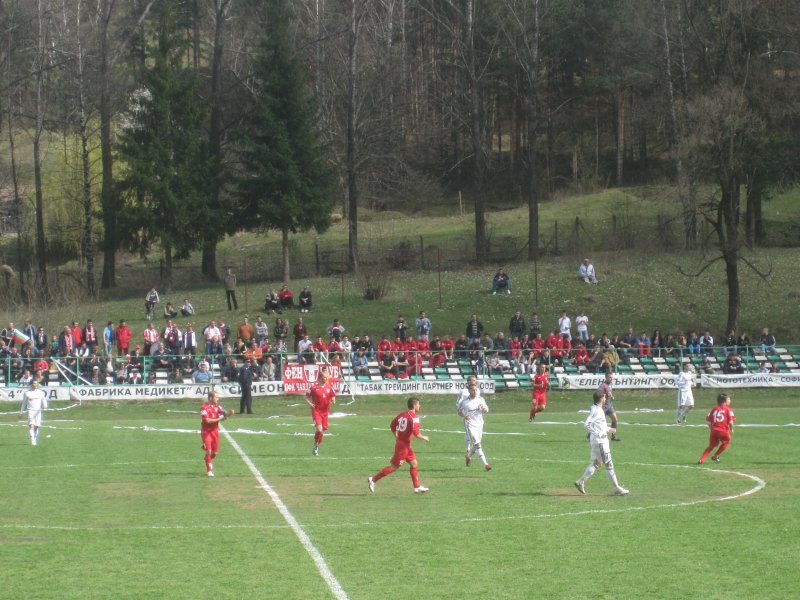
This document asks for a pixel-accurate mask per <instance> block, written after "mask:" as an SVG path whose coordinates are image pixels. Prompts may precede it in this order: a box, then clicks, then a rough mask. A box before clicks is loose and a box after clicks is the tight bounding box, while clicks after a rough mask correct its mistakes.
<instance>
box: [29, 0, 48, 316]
mask: <svg viewBox="0 0 800 600" xmlns="http://www.w3.org/2000/svg"><path fill="white" fill-rule="evenodd" d="M37 6H38V12H37V23H38V27H39V32H38V44H39V47H38V52H37V59H36V60H37V65H36V109H35V110H36V125H35V128H34V134H33V185H34V193H35V197H36V201H35V207H36V259H37V265H38V267H39V287H40V289H41V292H42V298H43V299H44V301H45V302H47V301H48V299H49V297H50V292H49V289H48V286H47V243H46V237H45V232H44V192H43V190H42V154H41V137H42V130H43V129H44V111H45V107H44V58H45V38H44V36H45V24H44V15H43V11H44V8H43V7H42V2H41V0H40V1H39V3H38V5H37Z"/></svg>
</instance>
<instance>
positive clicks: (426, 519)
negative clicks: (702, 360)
mask: <svg viewBox="0 0 800 600" xmlns="http://www.w3.org/2000/svg"><path fill="white" fill-rule="evenodd" d="M732 394H733V409H734V411H735V412H736V416H737V423H738V427H737V430H736V433H735V435H734V437H733V442H732V444H731V446H730V448H729V450H728V452H727V453H726V454H723V456H722V462H721V463H720V464H713V463H711V462H710V461H709V463H708V464H707V465H705V466H698V465H696V464H695V463H696V461H697V459H698V458H699V456H700V453H701V452H702V450H703V448H704V447H705V444H706V442H707V440H708V433H707V429H706V428H705V427H704V426H703V425H702V424H703V422H704V417H705V414H706V413H707V412H708V410H709V409H710V408H711V406H712V404H713V397H714V392H713V391H710V390H699V391H697V392H696V399H697V408H696V409H695V411H694V412H693V413H691V414H690V416H689V424H688V425H687V426H682V427H676V426H674V425H672V422H673V419H674V394H673V393H671V392H670V393H666V392H665V393H661V392H632V391H627V392H619V393H618V394H617V396H618V398H617V401H616V402H615V405H616V408H617V410H619V411H620V419H621V423H622V424H621V425H620V431H619V435H620V437H621V438H622V441H621V442H620V443H618V444H613V445H612V452H613V457H614V462H615V465H616V469H617V473H618V475H619V478H620V482H621V483H622V484H623V485H625V486H626V487H628V488H629V489H630V491H631V493H630V495H628V496H625V497H618V496H614V495H613V493H612V490H611V485H610V483H609V481H608V479H607V478H606V477H605V474H604V473H602V472H598V473H597V474H596V475H595V476H594V477H593V478H592V479H590V480H589V482H588V483H587V492H588V494H587V495H586V496H581V495H580V494H578V493H577V491H576V490H575V488H574V486H573V481H574V480H575V479H577V478H578V476H579V475H580V474H581V473H582V472H583V469H584V468H585V466H586V465H587V464H588V460H589V458H588V454H589V446H588V444H587V443H586V440H585V434H584V430H583V428H582V426H581V424H580V422H581V421H582V420H583V418H585V415H586V413H585V411H586V409H587V408H588V405H589V402H590V397H591V394H590V393H589V392H565V393H554V392H551V393H550V394H549V405H548V408H547V411H545V412H544V413H542V414H540V415H539V417H538V418H537V422H536V423H535V424H530V423H528V418H527V415H528V408H529V398H528V395H527V394H523V393H505V394H498V395H495V396H489V397H488V398H487V400H488V402H489V404H490V407H491V412H490V413H489V415H488V416H487V417H486V435H485V438H484V448H485V450H486V453H487V456H488V458H489V460H490V462H491V464H492V467H493V468H492V470H491V471H490V472H485V471H484V470H483V469H482V468H481V465H480V462H479V461H477V460H474V461H473V464H472V466H470V467H466V466H465V464H464V456H463V455H464V435H463V429H462V423H461V421H460V420H459V418H458V417H457V416H456V415H455V414H454V400H455V398H452V397H449V396H447V397H445V396H430V397H428V396H423V397H422V415H423V419H422V428H423V432H424V433H426V434H428V435H429V436H430V438H431V442H430V444H425V443H423V442H422V441H420V440H416V441H415V443H414V447H415V450H416V452H417V457H418V460H419V468H420V476H421V479H422V483H423V484H424V485H427V486H428V487H430V492H429V493H428V494H424V495H415V494H414V493H413V492H412V487H411V481H410V477H409V475H408V468H407V467H402V468H401V469H400V470H398V471H397V472H396V473H394V474H393V475H390V476H389V477H387V478H385V479H383V480H381V481H380V482H378V485H377V490H376V493H375V494H370V493H369V491H368V490H367V477H368V476H369V475H371V474H373V473H375V472H376V471H378V470H379V469H380V468H382V467H384V466H385V465H386V464H387V463H388V459H389V457H390V456H391V453H392V448H393V438H392V437H391V434H390V432H389V431H388V423H389V421H390V420H391V418H392V417H393V416H394V415H395V414H397V413H399V412H400V411H401V410H403V408H404V405H405V398H403V397H399V396H394V397H359V398H356V399H355V400H354V401H353V400H352V399H351V398H348V397H340V398H339V403H338V404H337V405H336V407H334V412H335V413H340V415H337V416H336V417H335V418H332V419H331V429H330V432H329V435H328V436H327V437H326V438H325V441H324V443H323V445H322V454H321V456H320V457H318V458H315V457H313V456H312V455H311V446H312V427H311V423H310V417H309V415H308V412H307V409H306V408H305V405H304V403H303V402H302V398H300V397H277V398H256V399H255V403H254V404H255V410H256V414H255V415H253V416H239V415H236V416H235V417H234V418H233V419H231V420H229V421H227V422H226V423H225V428H226V429H227V430H228V431H230V432H231V433H230V435H231V436H232V439H233V440H234V441H235V443H236V444H237V445H238V446H239V447H240V448H241V450H242V452H243V453H244V454H245V455H246V457H248V458H249V460H250V461H251V462H252V464H253V465H254V467H255V468H256V469H257V470H258V472H260V473H261V474H262V475H263V478H264V480H265V482H266V483H267V485H268V486H269V487H270V488H271V489H273V490H274V491H275V493H277V495H278V496H279V498H280V502H282V503H283V504H284V505H285V507H286V509H287V511H288V512H289V513H290V514H291V516H293V517H294V519H295V520H296V522H297V524H298V526H299V528H301V529H302V531H303V532H304V533H305V534H306V535H307V536H308V541H309V542H310V544H311V545H312V547H313V548H314V549H315V550H316V551H318V552H319V553H320V555H321V557H322V559H323V560H324V564H325V565H327V568H328V569H329V570H330V573H331V574H332V576H333V577H335V580H336V581H338V583H339V584H340V585H341V589H342V590H343V592H344V594H345V595H346V597H348V598H353V599H355V598H364V599H369V598H401V597H404V598H665V599H674V598H703V599H707V598H789V597H796V596H797V588H798V584H800V576H799V575H798V569H797V557H798V556H800V519H798V517H797V506H798V501H800V440H798V436H800V428H798V425H797V424H798V423H800V390H775V391H756V390H751V391H746V390H741V391H739V390H733V392H732ZM223 404H224V405H225V406H226V408H231V407H235V405H236V404H238V402H234V401H228V402H223ZM14 408H15V407H11V406H10V405H3V406H0V411H3V412H4V413H5V414H3V415H2V416H0V452H2V461H1V462H0V539H1V540H2V543H1V544H0V557H1V558H0V564H2V566H3V572H4V575H5V576H4V577H3V580H4V581H3V585H2V586H0V598H15V599H16V598H314V599H317V598H332V597H334V594H333V592H331V590H330V588H329V585H328V583H326V580H325V578H324V577H323V576H322V574H321V572H320V569H318V566H317V564H315V562H314V560H313V559H312V557H311V555H310V553H309V551H308V550H307V547H304V545H303V544H302V543H301V541H300V539H299V538H298V536H297V535H296V532H295V531H294V530H293V529H292V528H291V527H290V526H289V525H288V524H287V520H286V519H285V518H284V516H283V515H282V514H281V512H280V511H279V510H278V509H277V508H276V504H275V502H274V501H273V499H272V498H271V497H270V496H269V495H268V494H267V492H266V491H265V489H264V488H263V486H262V484H261V483H260V482H259V481H258V478H257V477H256V476H255V475H254V474H253V472H252V471H251V469H250V468H249V467H248V465H247V464H246V462H245V460H244V459H243V458H242V457H241V456H240V455H239V454H238V453H237V451H236V449H235V448H234V447H233V446H232V445H231V443H230V442H229V440H228V439H226V438H225V436H222V437H221V442H220V444H221V452H220V455H219V457H218V458H217V459H216V461H215V471H216V473H217V476H216V477H215V478H213V479H212V478H208V477H205V469H204V464H203V460H202V451H201V449H200V438H199V435H198V434H197V429H198V427H199V417H198V415H197V410H198V408H199V403H196V402H188V401H186V402H176V403H133V404H96V405H93V404H84V405H83V406H81V407H76V408H73V409H70V410H65V411H49V412H48V414H47V415H46V417H45V428H43V430H42V433H41V435H40V444H39V446H38V447H36V448H33V447H30V446H29V445H28V440H27V435H26V433H25V429H24V426H23V424H22V423H21V422H20V421H19V420H18V417H17V416H16V415H14V414H9V411H12V410H13V409H14ZM237 408H238V407H237ZM761 482H763V484H764V485H763V487H762V483H761Z"/></svg>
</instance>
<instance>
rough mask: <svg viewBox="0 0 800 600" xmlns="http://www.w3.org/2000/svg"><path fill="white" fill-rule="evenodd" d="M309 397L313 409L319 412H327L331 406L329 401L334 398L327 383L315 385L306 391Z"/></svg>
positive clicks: (334, 395) (331, 389)
mask: <svg viewBox="0 0 800 600" xmlns="http://www.w3.org/2000/svg"><path fill="white" fill-rule="evenodd" d="M308 396H309V397H310V398H311V403H312V404H313V405H314V410H316V411H320V412H328V411H329V410H330V407H331V402H333V400H334V399H335V398H336V394H335V393H334V392H333V388H332V387H331V386H330V385H328V384H325V385H315V386H314V387H312V388H311V391H310V392H308Z"/></svg>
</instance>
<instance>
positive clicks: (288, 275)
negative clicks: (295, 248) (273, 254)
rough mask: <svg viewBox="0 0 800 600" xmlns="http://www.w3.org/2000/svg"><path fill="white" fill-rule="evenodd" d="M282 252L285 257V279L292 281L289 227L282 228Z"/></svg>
mask: <svg viewBox="0 0 800 600" xmlns="http://www.w3.org/2000/svg"><path fill="white" fill-rule="evenodd" d="M281 254H282V257H283V280H284V281H290V280H291V279H292V271H291V269H290V268H289V229H288V228H287V227H284V228H283V229H281Z"/></svg>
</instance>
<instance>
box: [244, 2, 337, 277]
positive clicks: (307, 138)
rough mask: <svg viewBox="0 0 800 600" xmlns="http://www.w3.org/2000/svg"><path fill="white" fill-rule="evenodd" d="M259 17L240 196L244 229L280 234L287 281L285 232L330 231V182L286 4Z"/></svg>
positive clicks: (274, 4) (269, 6)
mask: <svg viewBox="0 0 800 600" xmlns="http://www.w3.org/2000/svg"><path fill="white" fill-rule="evenodd" d="M262 15H263V18H264V21H263V26H262V30H263V31H264V34H263V36H262V38H261V39H260V41H259V45H258V54H257V56H256V59H255V62H254V65H253V73H252V77H251V78H250V80H249V82H248V89H249V92H250V96H249V103H248V104H249V105H248V109H247V113H246V115H245V116H244V118H243V120H242V123H241V127H240V129H239V140H240V143H239V159H240V162H241V168H242V174H241V177H240V178H239V181H238V186H237V191H238V196H239V198H240V199H241V200H242V203H243V207H244V215H243V216H244V218H245V223H246V224H247V226H249V227H257V226H260V227H266V228H270V229H277V230H280V231H281V233H282V235H283V265H284V279H287V280H288V279H290V270H289V254H288V250H289V247H288V237H289V233H296V232H298V231H308V230H310V229H312V228H314V229H316V230H317V231H319V232H323V231H325V230H326V229H327V228H328V226H329V225H330V213H331V210H332V209H333V206H334V196H333V185H332V180H333V179H332V176H331V170H330V167H329V166H328V165H327V164H326V162H325V155H324V152H323V147H322V144H321V143H320V140H319V136H318V134H317V131H316V129H315V127H316V122H317V118H316V110H315V106H314V103H313V102H312V101H311V100H310V99H309V97H308V95H307V93H306V90H305V88H304V82H303V81H302V80H301V76H302V74H303V73H304V72H305V71H304V69H303V68H302V67H301V66H300V64H299V61H298V60H297V59H296V58H295V56H294V55H293V54H292V51H291V48H290V47H289V43H288V40H287V33H286V31H287V15H286V12H285V7H284V3H283V2H282V0H270V1H269V2H267V3H265V6H264V10H263V12H262Z"/></svg>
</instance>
